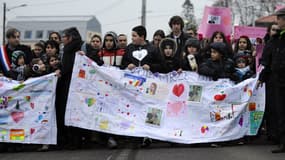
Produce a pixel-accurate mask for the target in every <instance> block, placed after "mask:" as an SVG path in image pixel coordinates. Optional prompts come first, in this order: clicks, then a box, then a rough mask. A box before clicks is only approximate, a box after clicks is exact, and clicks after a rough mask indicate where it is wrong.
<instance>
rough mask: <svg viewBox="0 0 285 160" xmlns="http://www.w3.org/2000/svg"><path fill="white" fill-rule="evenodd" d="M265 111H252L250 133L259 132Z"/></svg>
mask: <svg viewBox="0 0 285 160" xmlns="http://www.w3.org/2000/svg"><path fill="white" fill-rule="evenodd" d="M263 115H264V112H262V111H253V112H250V133H251V134H254V135H255V134H257V132H258V129H259V127H260V125H261V122H262V119H263Z"/></svg>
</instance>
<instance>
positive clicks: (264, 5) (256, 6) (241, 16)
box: [213, 0, 285, 25]
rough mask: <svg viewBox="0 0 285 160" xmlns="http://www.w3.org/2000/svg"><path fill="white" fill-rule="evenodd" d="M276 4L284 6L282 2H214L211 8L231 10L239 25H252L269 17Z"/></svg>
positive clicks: (217, 0)
mask: <svg viewBox="0 0 285 160" xmlns="http://www.w3.org/2000/svg"><path fill="white" fill-rule="evenodd" d="M278 4H281V5H282V4H283V5H285V3H284V0H216V1H215V2H214V4H213V6H219V7H229V8H231V10H232V13H233V19H234V20H235V19H238V20H239V24H240V25H254V20H256V19H258V18H259V17H262V16H267V15H270V14H271V13H273V12H274V10H275V7H276V5H278Z"/></svg>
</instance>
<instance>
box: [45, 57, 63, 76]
mask: <svg viewBox="0 0 285 160" xmlns="http://www.w3.org/2000/svg"><path fill="white" fill-rule="evenodd" d="M47 62H48V64H47V69H48V70H47V72H48V73H52V72H59V70H60V69H61V63H60V61H59V59H58V56H57V55H50V56H48V57H47Z"/></svg>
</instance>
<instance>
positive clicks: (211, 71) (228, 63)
mask: <svg viewBox="0 0 285 160" xmlns="http://www.w3.org/2000/svg"><path fill="white" fill-rule="evenodd" d="M234 72H235V68H234V62H233V61H232V60H231V59H226V60H222V61H213V60H211V59H208V60H207V61H206V62H204V63H202V64H201V65H200V67H199V68H198V73H199V74H201V75H204V76H208V77H212V78H213V80H215V81H216V80H218V79H219V78H229V79H231V80H233V81H237V80H238V78H237V77H236V76H235V75H234V74H233V73H234Z"/></svg>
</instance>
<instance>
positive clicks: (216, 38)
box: [202, 31, 233, 60]
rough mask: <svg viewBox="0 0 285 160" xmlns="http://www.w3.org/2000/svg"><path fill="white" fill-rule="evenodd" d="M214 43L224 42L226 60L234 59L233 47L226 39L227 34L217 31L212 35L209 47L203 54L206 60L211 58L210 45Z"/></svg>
mask: <svg viewBox="0 0 285 160" xmlns="http://www.w3.org/2000/svg"><path fill="white" fill-rule="evenodd" d="M214 42H223V43H225V45H226V48H225V50H226V52H225V53H226V55H224V56H225V57H226V58H233V49H232V46H231V45H230V43H229V40H228V39H227V38H226V36H225V34H224V33H223V32H221V31H216V32H214V33H213V34H212V37H211V38H210V41H209V43H208V45H207V46H206V47H205V49H204V51H203V52H202V53H203V57H204V60H207V59H208V58H210V57H211V47H210V45H211V44H212V43H214Z"/></svg>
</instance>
